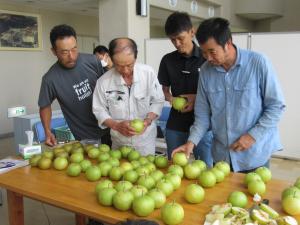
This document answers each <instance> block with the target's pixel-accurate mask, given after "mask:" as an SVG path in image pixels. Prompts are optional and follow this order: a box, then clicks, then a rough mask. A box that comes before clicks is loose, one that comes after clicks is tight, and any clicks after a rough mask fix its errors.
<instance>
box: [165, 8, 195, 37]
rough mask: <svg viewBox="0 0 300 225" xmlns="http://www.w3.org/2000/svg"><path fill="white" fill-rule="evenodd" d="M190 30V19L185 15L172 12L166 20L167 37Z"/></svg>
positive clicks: (191, 26)
mask: <svg viewBox="0 0 300 225" xmlns="http://www.w3.org/2000/svg"><path fill="white" fill-rule="evenodd" d="M192 28H193V25H192V22H191V18H190V17H189V15H188V14H187V13H185V12H174V13H172V14H171V15H170V16H169V17H168V18H167V21H166V24H165V33H166V35H167V36H173V35H177V34H179V33H181V32H183V31H189V30H190V29H192Z"/></svg>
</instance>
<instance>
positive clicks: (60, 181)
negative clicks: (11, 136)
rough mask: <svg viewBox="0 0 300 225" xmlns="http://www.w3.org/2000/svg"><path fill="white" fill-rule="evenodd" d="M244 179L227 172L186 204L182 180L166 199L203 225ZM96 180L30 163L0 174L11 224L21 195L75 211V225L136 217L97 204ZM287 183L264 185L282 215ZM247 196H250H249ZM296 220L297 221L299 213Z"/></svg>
mask: <svg viewBox="0 0 300 225" xmlns="http://www.w3.org/2000/svg"><path fill="white" fill-rule="evenodd" d="M243 178H244V174H238V173H235V174H233V173H232V174H230V175H229V176H228V177H226V179H225V180H224V181H223V182H222V183H219V184H217V185H216V186H215V187H213V188H210V189H205V200H204V201H203V202H202V203H200V204H195V205H194V204H188V203H186V202H185V200H184V199H183V192H184V189H185V187H186V185H187V184H189V183H191V182H195V181H188V180H185V179H183V181H182V184H181V188H180V189H178V190H177V191H175V192H174V193H173V194H172V195H171V196H169V197H168V200H167V201H172V200H175V201H177V202H178V203H180V204H181V205H182V206H183V208H184V211H185V218H184V221H183V223H182V224H187V225H196V224H201V225H202V224H203V222H204V219H205V214H207V213H208V212H209V211H210V209H211V206H212V205H214V204H220V203H224V202H226V199H227V197H228V195H229V193H231V192H232V191H235V190H241V191H244V192H245V193H248V192H247V190H246V188H245V186H244V185H243ZM96 183H97V182H88V181H87V180H86V179H85V177H84V174H81V175H80V176H79V177H74V178H72V177H68V176H67V175H66V173H65V171H57V170H54V169H50V170H40V169H37V168H30V166H27V167H23V168H18V169H15V170H12V171H10V172H8V173H5V174H1V175H0V186H1V187H4V188H6V189H7V198H8V211H9V222H10V225H24V209H23V207H24V206H23V197H24V196H25V197H28V198H31V199H35V200H38V201H41V202H44V203H47V204H51V205H53V206H56V207H60V208H63V209H66V210H69V211H72V212H74V213H75V214H76V224H77V225H81V224H84V222H85V218H86V216H87V217H92V218H95V219H99V220H101V221H103V222H106V223H109V224H114V223H116V222H118V221H121V220H126V219H127V218H129V219H133V218H137V217H136V216H135V215H134V214H133V213H132V212H131V211H128V212H120V211H118V210H116V209H114V208H112V207H103V206H101V205H99V204H98V203H97V198H96V194H95V191H94V189H95V186H96ZM289 185H291V183H289V182H286V181H282V180H276V179H272V180H271V181H270V182H269V183H268V184H267V193H266V195H265V196H264V198H267V199H269V200H270V205H271V206H272V207H273V208H274V209H275V210H277V211H278V212H279V213H280V214H281V215H285V214H284V212H283V211H282V208H281V201H280V196H281V192H282V191H283V189H284V188H286V187H288V186H289ZM249 199H251V197H250V195H249ZM250 204H251V203H249V206H250ZM147 219H151V220H155V221H157V222H158V223H160V224H163V223H162V221H161V219H160V210H155V211H154V212H153V213H152V214H151V215H150V216H149V217H148V218H147ZM296 219H297V220H298V222H300V216H297V217H296Z"/></svg>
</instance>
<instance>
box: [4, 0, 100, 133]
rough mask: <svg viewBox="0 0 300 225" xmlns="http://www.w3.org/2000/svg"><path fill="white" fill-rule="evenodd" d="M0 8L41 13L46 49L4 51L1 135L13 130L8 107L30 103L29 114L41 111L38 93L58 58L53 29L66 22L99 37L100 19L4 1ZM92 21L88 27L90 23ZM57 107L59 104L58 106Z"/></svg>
mask: <svg viewBox="0 0 300 225" xmlns="http://www.w3.org/2000/svg"><path fill="white" fill-rule="evenodd" d="M0 9H3V10H13V11H20V12H29V13H37V14H40V15H41V20H42V36H43V50H41V51H0V79H1V82H0V135H1V134H6V133H10V132H12V131H13V124H12V119H8V118H7V108H9V107H14V106H18V105H23V106H26V108H27V113H28V114H30V113H36V112H38V105H37V100H38V94H39V88H40V83H41V78H42V76H43V74H44V73H45V72H46V71H47V70H48V69H49V67H50V66H51V65H52V64H53V63H54V62H55V61H56V58H55V57H54V56H53V55H52V54H51V52H50V41H49V32H50V30H51V28H52V27H53V26H55V25H57V24H61V23H66V24H69V25H71V26H73V27H74V28H75V30H76V31H77V33H78V34H79V35H84V36H89V37H95V38H97V37H98V18H97V17H89V16H79V15H73V14H67V13H58V12H52V11H45V10H39V9H34V8H26V7H19V8H18V7H16V6H12V5H7V4H0ZM87 24H88V26H87ZM54 108H55V109H57V108H58V106H57V104H56V105H54Z"/></svg>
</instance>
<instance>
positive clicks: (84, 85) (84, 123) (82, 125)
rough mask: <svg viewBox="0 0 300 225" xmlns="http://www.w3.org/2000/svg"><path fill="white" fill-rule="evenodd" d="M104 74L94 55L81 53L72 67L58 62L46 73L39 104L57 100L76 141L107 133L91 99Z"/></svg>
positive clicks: (44, 104)
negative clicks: (101, 127)
mask: <svg viewBox="0 0 300 225" xmlns="http://www.w3.org/2000/svg"><path fill="white" fill-rule="evenodd" d="M102 74H103V68H102V66H101V63H100V61H99V60H97V58H96V57H95V56H94V55H89V54H79V56H78V60H77V63H76V66H75V67H74V68H72V69H66V68H64V67H62V66H61V65H60V64H59V63H58V62H56V63H55V64H54V65H52V67H51V68H50V69H49V71H48V72H47V73H46V74H45V75H44V76H43V79H42V84H41V89H40V95H39V100H38V104H39V107H45V106H48V105H51V103H52V102H53V101H54V100H55V99H57V100H58V102H59V104H60V107H61V110H62V112H63V114H64V117H65V119H66V121H67V123H68V126H69V127H70V129H71V132H72V133H73V135H74V137H75V138H76V140H82V139H100V137H101V136H103V135H104V133H105V132H104V130H102V129H100V128H99V126H98V123H97V120H96V118H95V116H94V114H93V112H92V98H93V91H94V88H95V86H96V82H97V80H98V78H99V77H100V76H101V75H102Z"/></svg>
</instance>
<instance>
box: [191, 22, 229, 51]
mask: <svg viewBox="0 0 300 225" xmlns="http://www.w3.org/2000/svg"><path fill="white" fill-rule="evenodd" d="M196 38H197V41H198V42H199V44H200V45H201V44H203V43H205V42H207V40H208V39H210V38H214V39H215V41H216V42H217V43H218V44H219V45H221V46H222V47H223V48H224V46H225V44H226V43H227V42H228V41H229V40H231V39H232V36H231V31H230V28H229V21H228V20H226V19H223V18H211V19H207V20H204V21H203V22H202V23H201V24H200V25H199V27H198V30H197V32H196Z"/></svg>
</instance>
